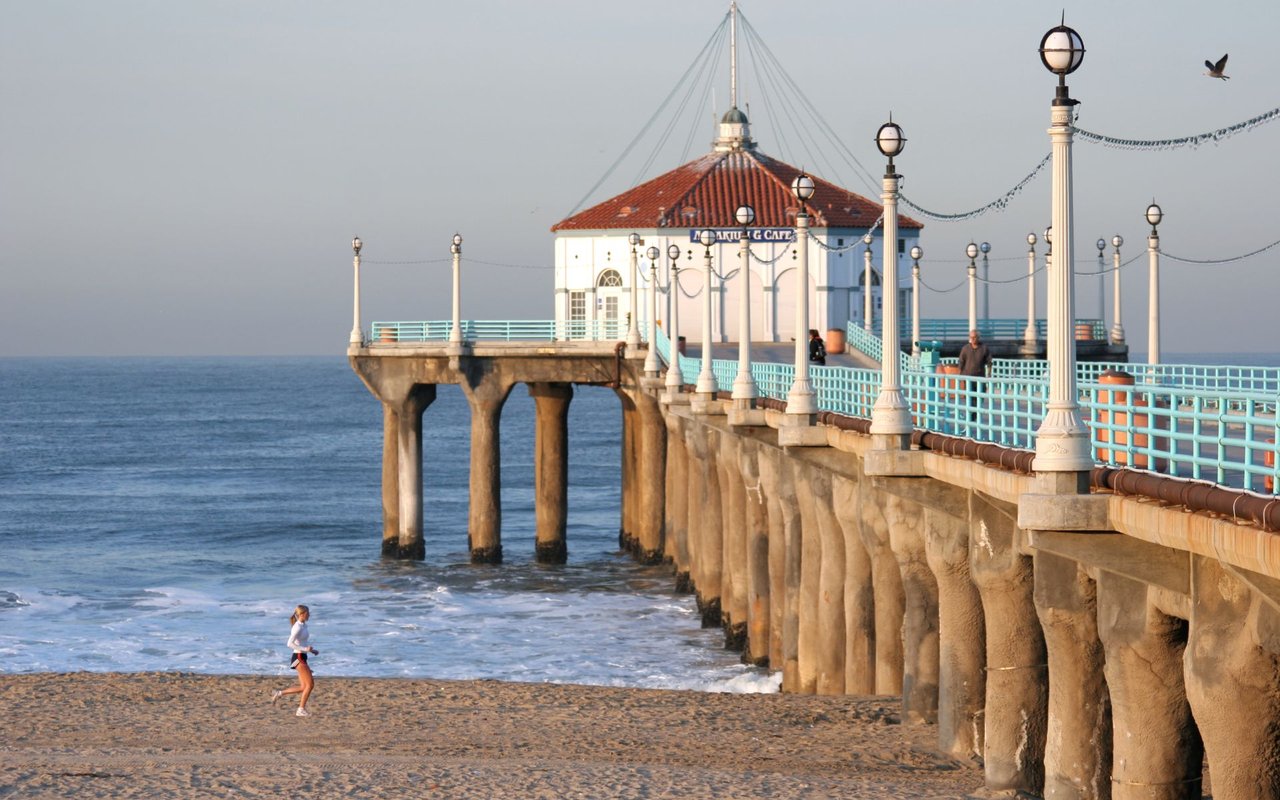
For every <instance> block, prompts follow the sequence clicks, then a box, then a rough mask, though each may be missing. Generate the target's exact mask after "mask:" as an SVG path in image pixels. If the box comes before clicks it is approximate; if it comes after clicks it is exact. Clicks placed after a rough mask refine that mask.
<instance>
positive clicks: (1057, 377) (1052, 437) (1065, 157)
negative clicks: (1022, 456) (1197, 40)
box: [1032, 24, 1093, 492]
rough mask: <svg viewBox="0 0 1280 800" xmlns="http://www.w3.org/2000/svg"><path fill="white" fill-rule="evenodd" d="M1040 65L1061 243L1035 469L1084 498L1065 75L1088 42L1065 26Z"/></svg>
mask: <svg viewBox="0 0 1280 800" xmlns="http://www.w3.org/2000/svg"><path fill="white" fill-rule="evenodd" d="M1040 60H1041V61H1042V62H1043V63H1044V65H1045V67H1046V68H1047V69H1048V70H1049V71H1050V72H1052V73H1054V74H1055V75H1057V76H1058V88H1057V92H1056V94H1055V96H1054V100H1053V105H1052V111H1051V120H1052V122H1051V125H1050V127H1049V140H1050V142H1051V144H1052V157H1053V190H1052V191H1053V223H1052V225H1053V230H1054V236H1055V238H1056V239H1057V241H1056V242H1055V244H1056V247H1055V248H1054V249H1055V250H1056V253H1055V255H1054V257H1053V266H1052V267H1051V268H1050V274H1049V304H1048V331H1049V336H1048V356H1049V359H1048V360H1049V407H1048V410H1047V411H1046V413H1045V417H1044V421H1043V422H1042V423H1041V424H1040V428H1039V430H1038V431H1037V433H1036V457H1035V460H1034V461H1033V462H1032V469H1033V470H1035V471H1036V472H1037V473H1046V474H1048V473H1063V472H1067V473H1076V477H1075V478H1072V479H1067V480H1065V481H1063V482H1061V483H1058V484H1056V488H1057V489H1059V490H1065V491H1072V492H1082V491H1087V489H1088V487H1087V481H1088V470H1089V469H1090V468H1092V467H1093V453H1092V449H1091V447H1090V443H1089V429H1088V428H1087V427H1085V424H1084V421H1083V420H1082V419H1081V417H1080V406H1079V402H1078V398H1077V393H1076V354H1075V348H1074V344H1075V342H1074V340H1073V339H1072V336H1071V326H1072V323H1073V322H1074V320H1075V305H1074V303H1075V300H1074V276H1073V275H1072V265H1073V264H1074V263H1075V261H1074V260H1073V258H1072V255H1073V234H1074V229H1073V220H1072V211H1073V206H1072V187H1071V137H1072V128H1071V117H1072V114H1071V109H1072V107H1074V106H1075V105H1076V101H1075V100H1072V99H1071V97H1070V94H1069V93H1068V91H1067V75H1068V74H1070V73H1072V72H1074V71H1075V70H1076V69H1077V68H1078V67H1079V66H1080V63H1081V62H1082V61H1083V60H1084V42H1083V40H1081V38H1080V34H1078V33H1076V32H1075V31H1074V30H1072V29H1071V28H1069V27H1067V26H1066V25H1065V24H1064V25H1058V26H1056V27H1054V28H1052V29H1051V30H1049V31H1048V32H1047V33H1045V35H1044V37H1043V38H1042V39H1041V40H1040ZM1055 268H1056V269H1055Z"/></svg>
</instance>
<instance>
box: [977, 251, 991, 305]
mask: <svg viewBox="0 0 1280 800" xmlns="http://www.w3.org/2000/svg"><path fill="white" fill-rule="evenodd" d="M978 249H979V250H981V251H982V319H983V321H986V320H989V319H991V283H990V281H989V280H988V279H989V278H990V277H991V270H990V265H989V264H988V263H987V253H990V252H991V244H990V243H989V242H983V243H982V244H980V245H978Z"/></svg>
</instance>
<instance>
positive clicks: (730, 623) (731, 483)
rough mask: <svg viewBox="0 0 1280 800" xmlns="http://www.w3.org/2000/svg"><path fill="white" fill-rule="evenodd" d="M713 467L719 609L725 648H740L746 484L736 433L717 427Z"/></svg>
mask: <svg viewBox="0 0 1280 800" xmlns="http://www.w3.org/2000/svg"><path fill="white" fill-rule="evenodd" d="M715 438H716V441H717V458H716V467H717V469H718V471H719V475H720V487H721V497H722V498H723V511H722V512H721V523H722V525H723V528H722V530H723V534H724V535H723V540H722V541H723V542H724V545H723V548H722V550H721V556H722V558H723V559H724V562H723V565H722V566H721V569H720V576H721V586H720V613H721V615H722V616H721V625H723V626H724V646H725V649H726V650H734V651H737V652H742V650H743V648H744V647H745V646H746V642H747V529H746V515H745V513H744V511H745V505H746V495H747V491H746V486H745V485H744V484H743V482H742V473H741V472H739V470H738V456H739V447H738V442H739V437H738V436H737V435H736V434H734V433H730V432H726V431H716V435H715Z"/></svg>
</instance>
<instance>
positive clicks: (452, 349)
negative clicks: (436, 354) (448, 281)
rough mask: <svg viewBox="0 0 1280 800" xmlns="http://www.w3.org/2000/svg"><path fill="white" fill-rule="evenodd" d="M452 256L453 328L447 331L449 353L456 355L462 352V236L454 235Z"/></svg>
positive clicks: (451, 243) (450, 250)
mask: <svg viewBox="0 0 1280 800" xmlns="http://www.w3.org/2000/svg"><path fill="white" fill-rule="evenodd" d="M449 252H450V253H452V254H453V327H451V328H450V329H449V348H448V349H449V353H450V355H457V354H458V353H459V352H461V350H462V269H461V265H460V262H461V261H462V234H459V233H455V234H454V235H453V240H452V241H451V242H450V243H449Z"/></svg>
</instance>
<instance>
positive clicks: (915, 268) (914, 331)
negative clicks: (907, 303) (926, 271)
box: [911, 245, 924, 356]
mask: <svg viewBox="0 0 1280 800" xmlns="http://www.w3.org/2000/svg"><path fill="white" fill-rule="evenodd" d="M923 255H924V250H921V249H920V245H915V246H914V247H912V248H911V355H913V356H919V355H920V257H921V256H923Z"/></svg>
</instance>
